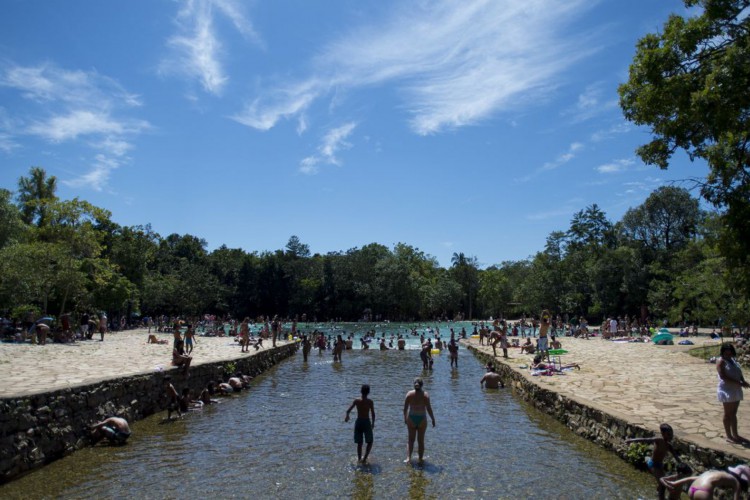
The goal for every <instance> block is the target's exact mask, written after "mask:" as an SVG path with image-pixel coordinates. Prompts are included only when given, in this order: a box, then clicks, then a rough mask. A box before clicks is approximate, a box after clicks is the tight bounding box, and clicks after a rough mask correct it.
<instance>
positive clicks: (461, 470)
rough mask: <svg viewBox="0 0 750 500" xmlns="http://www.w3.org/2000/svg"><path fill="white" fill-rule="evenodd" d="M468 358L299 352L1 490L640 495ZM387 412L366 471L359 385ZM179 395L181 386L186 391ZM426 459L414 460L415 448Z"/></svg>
mask: <svg viewBox="0 0 750 500" xmlns="http://www.w3.org/2000/svg"><path fill="white" fill-rule="evenodd" d="M482 373H483V369H482V367H481V365H480V363H479V362H478V361H477V360H476V359H475V358H474V357H473V356H472V355H471V354H469V353H468V352H467V351H466V350H463V349H462V350H461V352H460V362H459V369H458V370H451V369H450V367H449V362H448V358H447V356H445V355H439V356H436V360H435V366H434V370H433V371H431V372H424V373H423V372H422V369H421V362H420V361H419V357H418V354H417V352H415V351H386V352H381V351H377V350H370V351H361V350H357V351H347V352H345V353H344V359H343V363H332V361H331V356H330V354H329V353H324V354H323V355H319V354H318V353H317V352H315V351H314V352H313V353H312V354H311V356H310V361H309V362H308V363H303V361H302V356H301V354H297V355H296V356H295V357H293V358H291V359H289V360H287V361H284V362H283V363H281V364H280V365H279V366H277V367H275V368H274V369H272V370H270V371H269V372H267V373H266V374H264V375H262V376H260V377H258V378H257V379H256V380H255V381H254V384H253V386H252V388H251V389H250V390H249V391H247V392H246V393H242V394H239V395H237V396H235V397H232V398H227V399H224V400H222V402H221V403H220V404H218V405H213V406H211V407H208V408H206V409H204V410H202V411H196V412H192V413H190V414H189V415H187V416H186V417H184V418H183V419H182V420H178V421H173V422H165V421H164V417H165V414H159V415H155V416H153V417H151V418H148V419H146V420H143V421H141V422H136V423H135V424H134V425H133V426H132V428H133V436H132V437H131V439H130V442H129V443H128V444H127V445H126V446H124V447H107V446H98V447H94V448H88V449H85V450H81V451H79V452H76V453H75V454H73V455H71V456H70V457H67V458H65V459H63V460H60V461H57V462H55V463H53V464H51V465H49V466H47V467H45V468H44V469H41V470H39V471H37V472H35V473H33V474H30V475H27V476H25V477H23V478H21V479H19V480H17V481H14V482H12V483H10V484H8V485H6V486H4V487H0V497H3V498H39V497H68V498H83V497H89V498H131V497H132V498H178V497H185V496H189V497H198V496H204V497H205V496H213V497H215V498H226V497H240V498H248V497H255V498H269V497H286V498H324V497H325V498H328V497H354V498H544V497H552V498H583V497H590V498H639V497H653V496H655V495H654V489H655V488H654V485H653V482H652V480H651V479H650V478H649V476H647V475H645V474H643V473H640V472H637V471H635V470H633V469H632V468H631V467H630V466H629V465H627V464H626V463H624V462H622V461H621V460H620V459H619V458H617V457H615V456H614V455H612V454H610V453H607V452H604V451H602V450H601V449H599V448H598V447H596V446H595V445H593V444H591V443H589V442H587V441H584V440H582V439H580V438H578V437H577V436H575V435H573V434H572V433H571V432H569V431H568V430H567V429H566V428H565V427H563V426H562V425H560V424H559V423H557V422H556V421H554V420H552V419H551V418H549V417H547V416H546V415H543V414H540V413H539V412H537V411H536V410H534V409H532V408H530V407H529V406H528V405H526V404H524V403H522V402H521V401H520V400H519V399H517V398H515V397H514V396H513V395H512V394H511V393H510V392H509V390H508V389H500V390H483V389H481V388H480V387H479V379H480V378H481V376H482ZM415 376H423V377H424V379H425V389H426V390H427V391H428V392H429V393H430V395H431V398H432V401H433V408H434V411H435V417H436V420H437V427H435V428H429V429H428V430H427V437H426V462H425V464H424V465H423V466H416V465H414V466H412V465H407V464H404V463H403V462H402V461H403V459H404V458H405V456H406V427H405V426H404V423H403V417H402V413H401V412H402V408H403V400H404V396H405V394H406V392H407V390H409V389H410V386H411V381H412V379H413V378H414V377H415ZM363 383H369V384H370V385H371V387H372V392H371V397H372V399H373V400H374V402H375V410H376V414H377V420H376V426H375V445H374V447H373V451H372V453H371V455H370V465H368V466H364V467H358V466H357V463H356V445H355V444H354V442H353V437H352V433H353V423H352V422H350V423H348V424H345V423H344V422H343V419H344V414H345V411H346V409H347V407H348V406H349V404H350V403H351V401H352V399H353V398H355V397H356V396H358V393H359V388H360V385H361V384H363ZM179 389H180V388H179V387H178V390H179ZM415 458H416V452H415Z"/></svg>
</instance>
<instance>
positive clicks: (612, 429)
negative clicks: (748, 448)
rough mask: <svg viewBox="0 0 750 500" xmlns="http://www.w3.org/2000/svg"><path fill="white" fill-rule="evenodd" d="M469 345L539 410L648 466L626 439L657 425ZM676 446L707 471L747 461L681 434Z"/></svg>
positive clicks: (685, 457)
mask: <svg viewBox="0 0 750 500" xmlns="http://www.w3.org/2000/svg"><path fill="white" fill-rule="evenodd" d="M466 347H467V349H469V350H470V351H472V352H473V353H474V355H475V356H476V357H477V358H479V360H480V361H481V362H482V363H483V364H486V363H487V362H490V361H491V362H493V363H494V364H495V366H496V367H497V372H498V373H500V374H501V375H503V377H504V378H505V381H506V385H509V386H511V387H512V389H513V392H514V393H516V394H518V395H519V396H520V397H521V398H523V399H524V400H525V401H527V402H529V403H530V404H532V405H533V406H534V407H536V408H537V409H538V410H540V411H543V412H544V413H546V414H548V415H551V416H553V417H555V418H556V419H557V420H559V421H560V422H562V423H563V424H565V425H566V426H567V427H568V428H569V429H570V430H571V431H573V432H575V433H576V434H578V435H579V436H581V437H584V438H586V439H588V440H589V441H593V442H594V443H596V444H598V445H600V446H602V447H603V448H605V449H607V450H610V451H613V452H614V453H616V454H617V455H618V456H620V458H623V459H625V460H627V461H629V462H631V463H633V465H635V466H636V467H639V468H645V463H643V461H642V460H640V457H634V456H633V455H634V454H633V452H632V451H631V453H630V454H629V453H628V451H629V449H630V446H629V445H626V444H625V443H624V441H625V439H627V438H633V437H652V436H653V435H654V429H646V428H644V427H641V426H638V425H634V424H631V423H629V422H627V421H626V420H624V419H623V418H620V417H617V416H614V415H611V414H609V413H607V412H605V411H602V410H600V409H597V408H594V407H591V406H589V405H586V404H583V403H581V402H578V401H576V400H574V399H572V398H569V397H566V396H563V395H561V394H558V393H556V392H554V391H551V390H549V389H545V388H543V387H540V386H538V385H536V384H534V383H533V382H531V381H529V380H527V379H526V378H524V377H523V375H521V374H519V373H518V372H516V371H515V370H513V369H512V368H510V367H509V366H507V365H504V364H502V363H496V362H495V359H494V358H493V357H492V356H490V355H488V354H486V353H484V352H482V351H479V350H477V349H476V348H475V347H473V346H471V345H467V346H466ZM673 446H674V448H675V450H676V451H677V453H678V455H679V456H680V459H681V460H682V461H683V462H685V463H687V464H688V465H690V467H692V468H693V470H694V471H696V472H703V471H705V470H707V469H721V468H724V467H726V466H729V465H735V464H738V463H745V462H744V460H743V459H742V458H740V457H738V456H736V455H732V454H729V453H724V452H722V451H719V450H714V449H711V448H704V447H701V446H698V445H696V444H694V443H691V442H688V441H684V440H681V439H679V438H677V437H675V439H674V440H673ZM634 458H635V460H634Z"/></svg>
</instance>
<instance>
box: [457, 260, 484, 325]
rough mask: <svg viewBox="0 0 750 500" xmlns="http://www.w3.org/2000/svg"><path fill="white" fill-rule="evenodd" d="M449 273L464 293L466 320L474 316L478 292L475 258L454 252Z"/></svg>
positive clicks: (477, 273)
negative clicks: (451, 273)
mask: <svg viewBox="0 0 750 500" xmlns="http://www.w3.org/2000/svg"><path fill="white" fill-rule="evenodd" d="M451 271H453V275H454V277H455V278H454V279H455V280H456V281H457V282H458V283H459V284H460V285H461V288H462V289H463V293H464V304H465V306H466V308H465V309H464V311H463V312H464V314H466V318H467V319H472V318H473V315H474V299H475V298H476V294H477V291H478V290H479V269H478V264H477V258H476V257H467V256H466V255H464V253H463V252H459V253H457V252H454V253H453V256H452V257H451Z"/></svg>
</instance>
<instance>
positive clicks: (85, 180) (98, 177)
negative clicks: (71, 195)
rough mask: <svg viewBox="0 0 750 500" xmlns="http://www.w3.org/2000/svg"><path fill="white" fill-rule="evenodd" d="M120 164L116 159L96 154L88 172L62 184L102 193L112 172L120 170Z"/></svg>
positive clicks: (121, 162)
mask: <svg viewBox="0 0 750 500" xmlns="http://www.w3.org/2000/svg"><path fill="white" fill-rule="evenodd" d="M122 164H123V161H121V160H119V159H117V158H112V157H109V156H106V155H104V154H98V155H96V156H95V158H94V162H93V164H92V165H91V169H90V170H89V171H88V172H86V173H85V174H83V175H81V176H78V177H76V178H74V179H66V180H64V181H63V183H64V184H66V185H68V186H71V187H88V188H90V189H93V190H94V191H102V190H103V189H104V188H105V187H106V186H107V183H108V182H109V178H110V175H111V174H112V171H113V170H115V169H117V168H120V166H121V165H122Z"/></svg>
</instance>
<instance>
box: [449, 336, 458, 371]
mask: <svg viewBox="0 0 750 500" xmlns="http://www.w3.org/2000/svg"><path fill="white" fill-rule="evenodd" d="M448 352H449V353H450V358H451V368H453V367H454V366H455V368H458V344H457V343H456V339H451V341H450V342H448Z"/></svg>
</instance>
